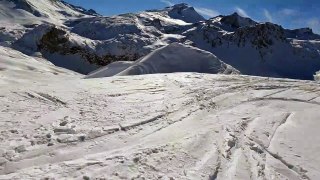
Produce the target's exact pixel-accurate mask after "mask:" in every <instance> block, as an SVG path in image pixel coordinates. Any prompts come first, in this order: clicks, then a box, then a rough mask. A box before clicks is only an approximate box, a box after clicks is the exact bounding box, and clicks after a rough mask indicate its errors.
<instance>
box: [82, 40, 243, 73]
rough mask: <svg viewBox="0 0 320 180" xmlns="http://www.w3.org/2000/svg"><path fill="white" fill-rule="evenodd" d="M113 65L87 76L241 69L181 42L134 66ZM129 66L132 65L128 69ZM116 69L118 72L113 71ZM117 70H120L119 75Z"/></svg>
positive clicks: (228, 71)
mask: <svg viewBox="0 0 320 180" xmlns="http://www.w3.org/2000/svg"><path fill="white" fill-rule="evenodd" d="M110 65H111V66H110ZM110 65H108V66H107V67H106V68H104V69H100V70H98V71H97V72H95V73H91V74H90V75H89V76H87V77H91V78H98V77H108V76H112V75H119V76H128V75H141V74H156V73H174V72H198V73H210V74H239V71H238V70H236V69H234V68H233V67H231V66H229V65H227V64H225V63H223V62H222V61H220V60H219V59H218V58H217V57H216V56H214V55H213V54H211V53H209V52H207V51H203V50H201V49H198V48H195V47H192V46H186V45H183V44H180V43H172V44H170V45H167V46H165V47H163V48H159V49H157V50H155V51H153V52H152V53H150V54H148V55H147V56H145V57H143V58H141V59H139V60H137V61H136V62H134V63H133V64H130V63H129V64H128V63H127V64H124V63H120V64H119V63H117V62H116V64H115V65H112V64H110ZM127 65H130V66H129V67H126V66H127ZM115 66H116V69H115V68H114V67H115ZM124 68H126V69H124ZM110 70H111V71H112V72H110ZM114 71H118V73H115V72H114Z"/></svg>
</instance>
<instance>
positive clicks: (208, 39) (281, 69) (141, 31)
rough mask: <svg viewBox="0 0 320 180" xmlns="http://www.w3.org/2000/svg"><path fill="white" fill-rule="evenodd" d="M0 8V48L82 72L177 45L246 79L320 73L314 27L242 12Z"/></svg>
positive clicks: (6, 3) (10, 4)
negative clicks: (294, 26)
mask: <svg viewBox="0 0 320 180" xmlns="http://www.w3.org/2000/svg"><path fill="white" fill-rule="evenodd" d="M0 3H1V4H0V8H2V11H3V12H5V13H2V14H1V16H2V18H1V20H0V21H4V22H5V23H4V24H3V25H1V26H3V27H0V38H1V39H0V44H2V45H4V46H8V47H12V48H14V49H16V50H19V51H21V52H23V53H25V54H27V55H31V56H33V55H34V54H37V55H38V56H41V57H43V58H45V59H47V60H49V61H50V62H52V63H54V64H55V65H57V66H60V67H65V68H68V69H71V70H74V71H77V72H79V73H82V74H88V73H90V72H91V71H94V70H96V69H99V68H100V67H103V66H106V65H108V64H110V63H113V62H117V61H136V60H138V59H140V58H142V57H144V56H146V55H148V54H149V53H152V52H153V51H154V50H156V49H158V48H162V47H164V46H167V45H169V44H171V43H175V42H179V43H182V44H186V45H190V46H194V47H197V48H200V49H203V50H205V51H208V52H211V53H213V54H214V55H215V56H217V57H218V58H219V59H220V60H221V61H223V62H225V63H227V64H230V65H231V66H233V67H234V68H236V69H238V70H239V71H240V72H241V73H242V74H248V75H258V76H272V77H286V78H294V79H313V75H314V74H315V72H316V71H318V70H319V69H320V48H319V47H320V46H319V42H320V41H319V35H317V34H314V33H313V32H312V30H311V29H307V28H303V29H297V30H287V29H284V28H282V27H281V26H279V25H276V24H272V23H258V22H255V21H253V20H251V19H250V18H244V17H241V16H240V15H238V14H237V13H234V14H232V15H228V16H217V17H214V18H211V19H209V20H205V19H204V18H203V17H202V16H200V15H199V14H198V13H197V12H196V10H195V9H194V8H193V7H190V6H188V5H187V4H177V5H174V6H172V7H167V8H164V9H161V10H148V11H144V12H140V13H135V14H133V13H128V14H122V15H118V16H112V17H103V16H98V15H97V14H96V13H94V12H93V11H87V10H84V9H83V8H80V7H75V6H72V5H70V4H67V3H65V2H63V1H51V0H41V1H35V0H21V1H11V0H2V1H0ZM19 13H20V14H19ZM21 13H23V15H22V14H21ZM25 19H26V20H25ZM22 22H23V23H22ZM8 24H10V25H8ZM283 54H286V56H285V58H284V56H283ZM126 64H128V63H126Z"/></svg>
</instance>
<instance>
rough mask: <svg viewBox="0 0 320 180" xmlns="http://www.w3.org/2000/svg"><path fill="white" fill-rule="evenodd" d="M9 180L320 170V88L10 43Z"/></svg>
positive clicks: (2, 125)
mask: <svg viewBox="0 0 320 180" xmlns="http://www.w3.org/2000/svg"><path fill="white" fill-rule="evenodd" d="M0 53H1V56H0V62H1V63H0V102H1V103H0V109H1V111H0V139H1V141H0V179H103V178H104V179H196V180H198V179H206V180H207V179H223V180H224V179H230V180H231V179H232V180H233V179H261V180H262V179H290V180H291V179H297V180H298V179H310V180H311V179H312V180H313V179H314V180H317V179H319V178H320V172H319V169H320V158H319V157H320V151H319V150H320V144H319V142H320V131H319V128H320V119H319V117H320V111H319V108H320V87H319V84H316V83H315V82H312V81H298V80H289V79H272V78H262V77H250V76H240V75H210V74H197V73H172V74H153V75H141V76H114V77H109V78H100V79H98V78H96V79H83V76H82V75H78V74H75V73H70V72H69V71H67V70H64V69H62V68H55V67H53V66H52V65H50V64H41V63H43V62H41V61H38V60H37V59H32V58H30V57H27V56H25V55H22V54H20V53H18V52H16V51H14V50H10V49H8V48H1V49H0Z"/></svg>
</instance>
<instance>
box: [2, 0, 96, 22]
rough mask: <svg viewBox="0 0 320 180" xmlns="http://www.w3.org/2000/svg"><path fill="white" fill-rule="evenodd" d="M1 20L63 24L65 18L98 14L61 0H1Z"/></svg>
mask: <svg viewBox="0 0 320 180" xmlns="http://www.w3.org/2000/svg"><path fill="white" fill-rule="evenodd" d="M0 8H1V13H0V22H2V23H3V22H6V23H18V24H27V25H30V24H32V23H41V22H42V21H47V22H51V23H54V24H61V23H62V22H63V19H64V20H66V19H70V18H72V17H73V18H75V17H81V16H85V15H98V14H97V13H95V12H94V11H92V10H91V11H87V10H85V9H83V8H80V7H76V6H72V5H70V4H68V3H66V2H64V1H60V0H1V1H0Z"/></svg>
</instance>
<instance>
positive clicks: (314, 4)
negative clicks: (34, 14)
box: [65, 0, 320, 34]
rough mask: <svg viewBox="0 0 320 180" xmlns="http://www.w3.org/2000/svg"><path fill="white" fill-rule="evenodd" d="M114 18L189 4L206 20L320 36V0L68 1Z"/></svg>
mask: <svg viewBox="0 0 320 180" xmlns="http://www.w3.org/2000/svg"><path fill="white" fill-rule="evenodd" d="M65 1H67V2H69V3H72V4H74V5H80V6H82V7H84V8H87V9H90V8H91V9H94V10H96V11H97V12H98V13H100V14H103V15H106V16H110V15H116V14H121V13H128V12H139V11H143V10H147V9H161V8H164V7H166V6H169V5H172V4H177V3H182V2H184V3H187V4H189V5H191V6H193V7H195V8H196V10H197V11H198V12H199V13H200V14H202V15H203V16H204V17H207V18H208V17H213V16H216V15H219V14H223V15H227V14H231V13H233V12H238V13H239V14H241V15H242V16H247V17H250V18H252V19H254V20H256V21H259V22H265V21H269V22H273V23H276V24H280V25H282V26H284V27H285V28H291V29H292V28H301V27H311V28H312V29H313V30H314V32H316V33H319V34H320V0H65Z"/></svg>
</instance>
